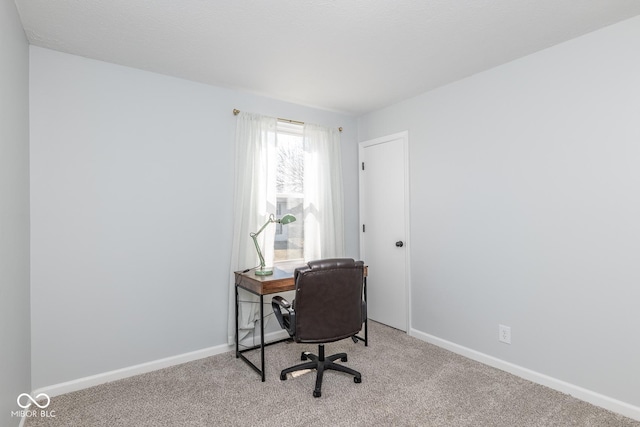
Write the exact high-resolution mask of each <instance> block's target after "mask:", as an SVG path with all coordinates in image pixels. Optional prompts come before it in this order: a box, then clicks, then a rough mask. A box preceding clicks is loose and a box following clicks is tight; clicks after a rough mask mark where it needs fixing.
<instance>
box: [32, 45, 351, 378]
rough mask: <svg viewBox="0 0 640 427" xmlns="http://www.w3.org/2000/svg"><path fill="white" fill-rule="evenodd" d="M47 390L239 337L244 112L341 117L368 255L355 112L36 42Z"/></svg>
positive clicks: (36, 283) (37, 239)
mask: <svg viewBox="0 0 640 427" xmlns="http://www.w3.org/2000/svg"><path fill="white" fill-rule="evenodd" d="M30 68H31V87H30V88H31V104H30V111H31V197H32V201H31V207H32V218H31V223H32V228H31V236H32V246H31V249H32V264H31V267H32V269H31V280H32V308H33V318H32V334H33V349H32V353H33V370H32V375H33V387H34V389H37V388H40V387H45V386H50V385H55V384H59V383H61V382H65V381H71V380H74V379H79V378H83V377H86V376H90V375H94V374H99V373H103V372H108V371H111V370H115V369H119V368H124V367H130V366H133V365H136V364H140V363H144V362H149V361H154V360H158V359H162V358H165V357H169V356H174V355H180V354H183V353H187V352H191V351H195V350H200V349H204V348H208V347H212V346H218V345H226V342H227V310H228V286H229V284H228V277H229V262H230V250H231V231H232V226H233V223H232V215H233V212H232V205H233V194H232V193H233V161H234V160H233V139H234V133H235V123H236V120H235V117H234V116H233V114H232V110H233V109H234V108H238V109H240V110H243V111H250V112H259V113H261V114H266V115H272V116H276V117H285V118H293V119H296V120H303V121H307V122H313V123H319V124H323V125H327V126H336V127H337V126H342V127H343V128H344V132H343V133H342V142H343V147H344V151H343V160H344V164H345V172H344V176H345V181H346V189H345V198H346V211H347V218H346V224H347V228H348V235H347V252H348V253H349V254H350V255H351V256H357V253H358V231H357V221H358V220H357V200H358V198H357V191H358V188H357V144H356V126H357V122H356V119H355V118H353V117H349V116H345V115H341V114H336V113H332V112H327V111H321V110H316V109H312V108H307V107H301V106H297V105H293V104H288V103H284V102H279V101H274V100H270V99H267V98H262V97H258V96H254V95H249V94H246V93H241V92H236V91H232V90H227V89H221V88H217V87H212V86H207V85H203V84H198V83H193V82H189V81H186V80H181V79H177V78H172V77H167V76H163V75H158V74H153V73H149V72H145V71H140V70H136V69H132V68H126V67H121V66H117V65H113V64H108V63H104V62H99V61H94V60H89V59H86V58H81V57H77V56H73V55H68V54H64V53H59V52H55V51H51V50H47V49H42V48H38V47H33V46H32V47H31V67H30Z"/></svg>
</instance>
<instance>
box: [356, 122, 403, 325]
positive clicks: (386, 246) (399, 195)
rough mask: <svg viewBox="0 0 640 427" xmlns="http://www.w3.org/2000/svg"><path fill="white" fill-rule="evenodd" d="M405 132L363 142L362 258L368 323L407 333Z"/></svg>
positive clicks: (361, 165)
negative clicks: (365, 276)
mask: <svg viewBox="0 0 640 427" xmlns="http://www.w3.org/2000/svg"><path fill="white" fill-rule="evenodd" d="M407 150H408V133H407V132H403V133H400V134H395V135H391V136H388V137H383V138H377V139H375V140H371V141H365V142H361V143H360V146H359V155H360V224H361V229H360V237H361V238H360V254H361V257H362V259H363V260H364V262H365V263H366V265H368V267H369V270H368V271H369V275H368V277H367V313H368V316H369V318H370V319H372V320H375V321H377V322H380V323H384V324H385V325H389V326H391V327H394V328H397V329H400V330H402V331H407V329H408V323H409V321H408V319H409V291H408V289H409V283H408V280H409V273H408V271H409V269H408V268H409V252H408V250H409V242H408V241H407V238H408V236H409V228H408V227H409V219H408V212H409V190H408V189H409V185H408V176H409V174H408V152H407Z"/></svg>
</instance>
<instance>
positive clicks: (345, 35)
mask: <svg viewBox="0 0 640 427" xmlns="http://www.w3.org/2000/svg"><path fill="white" fill-rule="evenodd" d="M15 2H16V5H17V6H18V10H19V12H20V16H21V19H22V22H23V25H24V28H25V31H26V34H27V37H28V38H29V41H30V43H31V44H33V45H37V46H42V47H46V48H50V49H55V50H59V51H62V52H67V53H72V54H76V55H81V56H85V57H88V58H94V59H98V60H102V61H108V62H112V63H116V64H122V65H126V66H130V67H135V68H140V69H143V70H149V71H154V72H157V73H162V74H167V75H171V76H177V77H182V78H185V79H189V80H194V81H198V82H203V83H208V84H212V85H216V86H222V87H227V88H234V89H240V90H246V91H250V92H253V93H256V94H260V95H265V96H269V97H272V98H277V99H281V100H285V101H291V102H295V103H298V104H304V105H310V106H314V107H319V108H324V109H329V110H334V111H340V112H344V113H349V114H355V115H358V114H362V113H365V112H368V111H371V110H375V109H378V108H381V107H384V106H387V105H390V104H393V103H395V102H398V101H400V100H403V99H406V98H409V97H412V96H414V95H417V94H419V93H422V92H425V91H428V90H430V89H433V88H436V87H438V86H441V85H444V84H447V83H449V82H452V81H455V80H458V79H461V78H464V77H466V76H469V75H472V74H475V73H478V72H480V71H483V70H486V69H488V68H491V67H495V66H497V65H500V64H503V63H506V62H508V61H511V60H514V59H516V58H519V57H522V56H525V55H528V54H530V53H533V52H536V51H539V50H541V49H545V48H547V47H550V46H553V45H555V44H558V43H561V42H564V41H566V40H569V39H572V38H574V37H577V36H580V35H582V34H585V33H588V32H590V31H594V30H596V29H598V28H601V27H604V26H606V25H610V24H613V23H615V22H618V21H621V20H624V19H627V18H630V17H633V16H636V15H639V14H640V1H639V0H226V1H224V0H15Z"/></svg>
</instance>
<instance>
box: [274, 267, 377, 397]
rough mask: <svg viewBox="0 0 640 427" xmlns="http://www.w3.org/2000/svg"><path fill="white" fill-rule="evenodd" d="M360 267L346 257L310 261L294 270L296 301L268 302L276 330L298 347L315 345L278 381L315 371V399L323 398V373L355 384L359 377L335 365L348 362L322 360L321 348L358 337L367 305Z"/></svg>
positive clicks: (342, 356) (276, 299)
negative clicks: (338, 373) (341, 374)
mask: <svg viewBox="0 0 640 427" xmlns="http://www.w3.org/2000/svg"><path fill="white" fill-rule="evenodd" d="M363 275H364V264H363V263H362V261H354V260H353V259H350V258H337V259H326V260H319V261H311V262H309V263H308V264H307V266H305V267H301V268H298V269H296V270H295V272H294V278H295V284H296V294H295V299H294V301H293V303H292V304H290V303H289V302H288V301H287V300H285V299H284V298H282V297H281V296H276V297H274V298H273V300H272V302H271V305H272V306H273V310H274V312H275V314H276V317H277V319H278V322H279V323H280V326H282V327H283V328H284V329H286V330H287V332H289V335H291V338H293V340H294V341H295V342H299V343H318V355H315V354H311V353H309V352H306V351H305V352H303V353H302V355H301V357H300V359H301V360H307V359H310V360H311V361H310V362H306V363H301V364H299V365H296V366H292V367H290V368H287V369H284V370H283V371H282V372H281V373H280V379H281V380H286V379H287V374H288V373H290V372H295V371H299V370H303V369H316V370H317V374H316V387H315V389H314V391H313V396H314V397H320V396H321V394H322V391H321V389H322V377H323V375H324V371H325V370H329V369H331V370H334V371H341V372H346V373H348V374H350V375H353V381H354V382H356V383H360V382H361V381H362V376H361V375H360V372H358V371H355V370H353V369H350V368H347V367H346V366H343V365H340V364H338V363H335V361H336V360H337V359H340V360H341V361H342V362H346V361H347V354H346V353H338V354H334V355H332V356H328V357H325V355H324V343H328V342H333V341H338V340H342V339H345V338H349V337H351V338H353V339H354V341H357V339H356V338H355V335H356V334H357V333H358V332H360V329H361V328H362V324H363V323H364V320H365V319H366V316H367V314H366V304H365V302H364V301H363V299H362V286H363Z"/></svg>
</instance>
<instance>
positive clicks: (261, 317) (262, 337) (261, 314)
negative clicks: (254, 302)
mask: <svg viewBox="0 0 640 427" xmlns="http://www.w3.org/2000/svg"><path fill="white" fill-rule="evenodd" d="M260 364H261V365H262V369H261V370H262V382H264V378H265V375H264V295H260Z"/></svg>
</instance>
